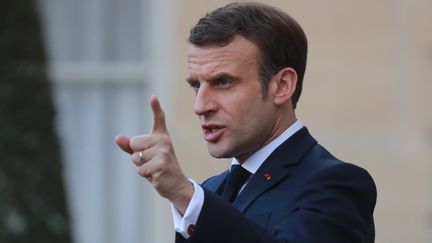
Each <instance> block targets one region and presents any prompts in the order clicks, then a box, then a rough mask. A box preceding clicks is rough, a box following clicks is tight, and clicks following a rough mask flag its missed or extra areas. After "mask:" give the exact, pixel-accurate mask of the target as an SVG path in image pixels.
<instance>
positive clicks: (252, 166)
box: [231, 118, 303, 174]
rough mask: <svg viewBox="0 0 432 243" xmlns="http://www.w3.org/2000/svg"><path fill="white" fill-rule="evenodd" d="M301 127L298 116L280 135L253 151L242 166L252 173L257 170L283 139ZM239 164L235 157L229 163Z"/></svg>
mask: <svg viewBox="0 0 432 243" xmlns="http://www.w3.org/2000/svg"><path fill="white" fill-rule="evenodd" d="M302 128H303V123H302V122H301V120H300V118H297V120H296V122H294V124H292V125H291V126H290V127H288V129H286V130H285V131H284V132H283V133H282V134H281V135H279V136H278V137H276V138H275V139H273V140H272V141H271V142H270V143H268V144H267V145H265V146H264V147H262V148H260V149H259V150H258V151H256V152H255V153H253V154H252V155H251V156H250V157H249V158H248V159H247V160H246V161H245V162H244V163H243V164H242V167H243V168H245V169H246V170H247V171H249V172H250V173H252V174H255V172H256V171H257V170H258V168H259V167H260V166H261V165H262V163H264V161H265V160H266V159H267V157H269V156H270V154H271V153H272V152H273V151H274V150H275V149H276V148H277V147H279V145H281V144H282V143H283V142H284V141H285V140H287V139H288V138H290V137H291V136H292V135H293V134H294V133H296V132H297V131H298V130H300V129H302ZM235 164H240V163H239V162H238V160H237V159H235V158H233V159H232V161H231V165H235Z"/></svg>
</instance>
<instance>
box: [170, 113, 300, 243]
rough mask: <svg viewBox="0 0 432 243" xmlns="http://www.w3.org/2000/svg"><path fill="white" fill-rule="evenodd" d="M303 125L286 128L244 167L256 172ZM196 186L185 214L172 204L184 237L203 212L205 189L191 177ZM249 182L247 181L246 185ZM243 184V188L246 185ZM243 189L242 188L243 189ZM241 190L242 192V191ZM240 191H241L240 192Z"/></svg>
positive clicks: (298, 120) (236, 162)
mask: <svg viewBox="0 0 432 243" xmlns="http://www.w3.org/2000/svg"><path fill="white" fill-rule="evenodd" d="M302 127H303V123H302V122H301V120H300V119H297V121H296V122H295V123H294V124H292V125H291V126H290V127H289V128H288V129H287V130H285V131H284V132H283V133H282V134H281V135H279V136H278V137H276V138H275V139H273V141H271V142H270V143H268V144H267V145H265V146H264V147H262V148H261V149H259V150H258V151H256V152H255V153H254V154H252V155H251V156H250V157H249V158H248V159H247V160H246V161H245V162H244V163H243V164H242V167H243V168H245V169H246V170H247V171H249V172H250V173H251V174H255V172H256V171H257V170H258V168H259V167H260V166H261V165H262V163H264V161H265V160H266V159H267V157H269V156H270V154H271V153H272V152H273V151H274V150H275V149H276V148H277V147H279V145H281V144H282V143H283V142H284V141H285V140H287V139H288V138H290V137H291V136H292V135H293V134H294V133H296V132H297V131H298V130H300V129H301V128H302ZM233 164H240V163H239V162H238V161H237V160H236V159H235V158H233V159H232V161H231V165H233ZM189 180H190V181H191V182H192V184H193V186H194V194H193V196H192V199H191V201H190V202H189V205H188V207H187V209H186V212H185V214H184V215H183V216H182V215H181V214H180V213H179V211H178V210H177V209H176V208H175V207H174V205H173V204H171V210H172V215H173V219H174V228H175V230H176V231H177V232H178V233H180V234H181V235H182V236H183V237H184V238H186V239H188V238H189V237H190V235H189V233H188V228H189V227H190V225H195V224H196V222H197V221H198V216H199V215H200V213H201V209H202V206H203V204H204V190H203V189H202V187H201V186H200V185H198V183H196V182H195V181H193V180H191V179H189ZM246 184H247V181H246V183H245V185H246ZM245 185H243V187H242V189H243V188H244V187H245ZM242 189H241V190H242ZM241 190H240V192H241ZM240 192H239V193H240Z"/></svg>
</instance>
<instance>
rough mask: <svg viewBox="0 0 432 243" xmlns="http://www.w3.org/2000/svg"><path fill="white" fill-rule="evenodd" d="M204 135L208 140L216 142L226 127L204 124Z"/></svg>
mask: <svg viewBox="0 0 432 243" xmlns="http://www.w3.org/2000/svg"><path fill="white" fill-rule="evenodd" d="M202 129H203V137H204V140H206V141H207V142H210V143H211V142H216V141H217V140H219V139H220V137H221V136H222V134H223V132H224V130H225V127H224V126H218V125H203V126H202Z"/></svg>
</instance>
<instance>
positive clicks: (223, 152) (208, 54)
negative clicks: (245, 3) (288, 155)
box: [187, 36, 277, 162]
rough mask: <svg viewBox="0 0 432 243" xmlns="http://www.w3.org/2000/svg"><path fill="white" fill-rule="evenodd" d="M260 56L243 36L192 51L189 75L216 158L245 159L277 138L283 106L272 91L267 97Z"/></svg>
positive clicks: (206, 133)
mask: <svg viewBox="0 0 432 243" xmlns="http://www.w3.org/2000/svg"><path fill="white" fill-rule="evenodd" d="M258 60H259V50H258V47H257V46H256V45H255V44H253V43H252V42H250V41H248V40H246V39H245V38H243V37H241V36H236V37H235V38H234V39H233V40H232V41H231V42H230V43H229V44H227V45H225V46H222V47H220V46H203V47H199V46H191V48H190V50H189V53H188V65H189V77H188V78H187V80H188V82H189V84H190V85H191V86H192V88H194V90H195V92H196V98H195V105H194V111H195V113H196V114H197V115H198V116H199V118H200V121H201V126H202V130H203V138H204V140H205V141H206V142H207V145H208V151H209V153H210V154H211V155H212V156H213V157H216V158H230V157H235V158H237V159H238V160H239V161H240V162H243V161H244V160H246V159H247V158H248V157H249V156H250V155H251V154H253V153H254V152H255V151H257V150H258V149H259V148H261V147H262V146H264V145H265V144H267V143H268V142H269V141H270V140H271V139H272V138H273V137H274V134H275V132H276V131H275V124H276V123H277V111H276V108H275V105H274V104H273V102H272V95H271V93H269V95H268V96H267V98H266V99H265V100H263V98H262V92H261V85H260V83H259V76H258V70H259V61H258Z"/></svg>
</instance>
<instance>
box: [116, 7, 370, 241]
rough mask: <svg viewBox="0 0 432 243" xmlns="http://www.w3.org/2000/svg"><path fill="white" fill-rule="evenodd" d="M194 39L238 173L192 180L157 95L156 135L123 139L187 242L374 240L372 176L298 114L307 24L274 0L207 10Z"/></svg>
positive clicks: (198, 109)
mask: <svg viewBox="0 0 432 243" xmlns="http://www.w3.org/2000/svg"><path fill="white" fill-rule="evenodd" d="M189 42H190V43H191V46H190V50H189V53H188V64H189V77H188V78H187V81H188V82H189V84H190V86H191V87H192V88H193V89H194V91H195V93H196V99H195V105H194V111H195V113H196V114H197V115H198V116H199V119H200V121H201V126H202V130H203V137H204V140H205V141H206V142H207V145H208V151H209V153H210V154H211V155H212V156H213V157H216V158H233V159H232V167H231V169H230V170H229V171H225V172H223V173H222V174H220V175H217V176H215V177H212V178H210V179H208V180H206V181H205V182H204V183H203V184H202V185H201V186H200V185H198V184H197V183H195V182H194V181H189V180H188V179H187V178H186V177H185V175H184V174H183V172H182V171H181V168H180V166H179V163H178V161H177V159H176V157H175V154H174V149H173V146H172V144H171V140H170V137H169V135H168V133H167V130H166V127H165V118H164V114H163V112H162V109H161V107H160V105H159V102H158V100H157V98H156V97H154V96H153V97H151V100H150V104H151V107H152V110H153V113H154V124H153V128H152V130H151V132H150V133H149V134H147V135H141V136H136V137H132V138H128V137H125V136H118V137H117V138H116V143H117V144H118V145H119V146H120V147H121V148H122V149H123V150H125V151H126V152H128V153H130V154H132V160H133V162H134V163H135V164H136V165H137V167H138V172H139V174H140V175H141V176H143V177H145V178H147V179H148V180H149V181H150V182H151V183H152V184H153V186H154V187H155V189H156V190H157V191H158V192H159V193H160V195H161V196H163V197H165V198H167V199H168V200H170V201H171V202H172V205H173V216H174V221H175V228H176V231H177V234H176V242H207V243H208V242H225V243H228V242H232V243H234V242H236V243H238V242H266V243H268V242H332V243H335V242H350V243H354V242H373V241H374V224H373V210H374V207H375V201H376V188H375V185H374V182H373V180H372V178H371V177H370V176H369V174H368V173H367V172H366V171H365V170H363V169H361V168H359V167H357V166H354V165H352V164H349V163H345V162H342V161H340V160H338V159H336V158H335V157H333V156H332V155H331V154H330V153H328V152H327V151H326V150H325V149H324V148H323V147H321V146H320V145H319V144H317V142H316V140H315V139H314V138H312V137H311V135H310V134H309V132H308V130H307V129H306V128H305V127H304V126H303V125H302V123H301V121H300V120H299V119H298V118H296V115H295V108H296V105H297V101H298V99H299V97H300V93H301V89H302V82H303V76H304V72H305V67H306V53H307V40H306V37H305V34H304V32H303V30H302V29H301V27H300V26H299V25H298V24H297V22H296V21H295V20H294V19H292V18H291V17H290V16H288V15H287V14H286V13H284V12H282V11H280V10H278V9H275V8H273V7H270V6H267V5H264V4H258V3H234V4H229V5H227V6H225V7H222V8H219V9H217V10H215V11H213V12H211V13H209V14H207V15H206V16H204V17H203V18H201V19H200V20H199V22H198V24H197V25H196V26H195V27H194V28H193V29H192V30H191V34H190V37H189ZM241 177H243V180H241V179H239V178H241Z"/></svg>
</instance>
